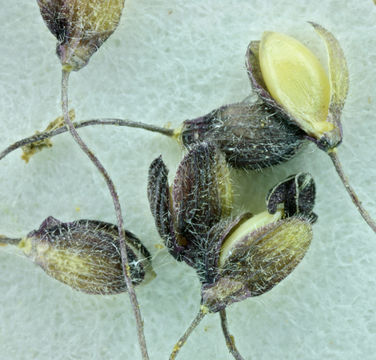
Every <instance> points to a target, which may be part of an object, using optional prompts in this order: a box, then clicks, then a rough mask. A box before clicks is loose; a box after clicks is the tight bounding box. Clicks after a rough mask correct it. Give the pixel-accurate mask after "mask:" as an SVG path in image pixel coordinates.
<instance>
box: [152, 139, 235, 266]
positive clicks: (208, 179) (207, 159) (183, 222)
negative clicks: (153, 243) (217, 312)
mask: <svg viewBox="0 0 376 360" xmlns="http://www.w3.org/2000/svg"><path fill="white" fill-rule="evenodd" d="M168 192H169V186H168V181H167V168H166V166H165V165H164V163H163V161H162V159H161V158H157V159H156V160H154V161H153V162H152V164H151V166H150V169H149V185H148V198H149V202H150V209H151V212H152V214H153V216H154V219H155V224H156V226H157V229H158V232H159V234H160V235H161V237H162V239H163V240H164V242H165V245H166V246H167V248H168V250H169V252H170V253H171V254H172V255H173V256H174V257H175V258H176V259H177V260H184V261H186V262H187V263H188V264H189V265H191V266H194V267H196V265H197V266H201V265H202V262H201V260H200V259H203V257H204V256H205V249H206V248H207V245H208V243H207V238H208V233H209V231H210V229H211V228H212V227H213V226H214V225H215V224H217V223H218V222H219V221H220V220H221V218H222V217H225V216H228V215H229V213H230V211H231V205H232V189H231V182H230V177H229V169H228V167H227V165H226V161H225V159H224V157H223V155H222V154H221V153H220V151H219V150H218V149H217V148H216V147H215V146H214V145H213V144H207V143H201V144H199V145H197V146H195V147H193V148H192V149H191V150H190V151H189V152H188V154H187V155H186V156H185V157H184V158H183V160H182V161H181V163H180V164H179V167H178V170H177V172H176V176H175V180H174V184H173V187H172V190H171V194H168Z"/></svg>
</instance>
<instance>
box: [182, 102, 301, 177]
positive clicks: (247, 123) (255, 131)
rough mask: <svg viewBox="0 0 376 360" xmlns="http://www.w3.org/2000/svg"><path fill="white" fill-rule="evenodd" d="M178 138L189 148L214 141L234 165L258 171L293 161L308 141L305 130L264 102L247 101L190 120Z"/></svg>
mask: <svg viewBox="0 0 376 360" xmlns="http://www.w3.org/2000/svg"><path fill="white" fill-rule="evenodd" d="M176 136H177V137H178V138H180V140H181V142H182V143H183V145H184V146H185V147H190V146H192V145H194V144H196V143H198V142H201V141H207V142H213V143H214V144H215V145H216V146H218V148H219V149H220V150H221V151H222V152H223V153H224V154H225V156H226V160H227V161H228V163H229V164H230V165H232V166H233V167H236V168H247V169H254V170H258V169H262V168H266V167H269V166H273V165H277V164H279V163H281V162H284V161H287V160H289V159H290V158H292V157H293V156H294V155H295V154H296V153H297V152H298V150H299V149H300V148H301V145H302V144H303V142H304V140H305V137H304V133H303V131H301V130H300V129H299V128H298V127H297V126H295V125H293V124H291V123H289V122H288V121H287V119H286V118H285V117H284V116H283V114H281V113H279V112H276V111H275V110H273V109H272V108H271V107H269V106H268V105H266V104H264V103H261V102H257V103H253V104H251V103H248V102H247V101H244V102H241V103H236V104H231V105H226V106H222V107H220V108H218V109H216V110H213V111H211V112H210V113H209V114H207V115H205V116H202V117H199V118H197V119H194V120H186V121H184V123H183V125H182V127H181V128H180V129H179V132H177V134H176Z"/></svg>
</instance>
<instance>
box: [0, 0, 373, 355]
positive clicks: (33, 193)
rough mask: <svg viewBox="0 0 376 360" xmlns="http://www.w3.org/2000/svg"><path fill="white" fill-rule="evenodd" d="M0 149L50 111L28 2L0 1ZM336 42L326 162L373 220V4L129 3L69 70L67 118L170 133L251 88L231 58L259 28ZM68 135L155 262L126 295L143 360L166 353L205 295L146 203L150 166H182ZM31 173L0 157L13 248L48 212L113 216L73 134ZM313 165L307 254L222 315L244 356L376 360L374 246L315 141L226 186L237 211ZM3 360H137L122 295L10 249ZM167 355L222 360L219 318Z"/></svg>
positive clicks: (0, 288) (48, 68)
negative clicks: (343, 60) (338, 162)
mask: <svg viewBox="0 0 376 360" xmlns="http://www.w3.org/2000/svg"><path fill="white" fill-rule="evenodd" d="M0 4H1V5H2V6H1V9H2V10H1V12H0V33H1V41H0V54H1V56H0V69H1V70H0V116H1V117H0V119H1V120H0V129H1V130H0V144H1V148H4V147H5V146H7V145H8V144H10V143H11V142H13V141H15V140H18V139H20V138H21V137H24V136H27V135H31V134H32V133H34V131H36V130H42V129H44V128H45V126H46V125H47V124H48V123H49V122H50V121H51V120H53V119H54V118H56V117H57V116H58V115H60V100H59V96H60V64H59V61H58V59H57V57H56V56H55V39H54V38H53V36H52V35H51V34H50V33H49V31H48V30H47V28H46V26H45V25H44V23H43V21H42V19H41V17H40V14H39V9H38V7H37V4H36V1H27V0H19V1H14V2H13V1H11V2H9V1H5V0H0ZM308 20H312V21H315V22H317V23H319V24H321V25H323V26H324V27H326V28H328V29H329V30H330V31H332V32H333V33H334V34H335V36H336V37H337V38H338V39H339V41H340V43H341V44H342V46H343V49H344V52H345V54H346V57H347V60H348V65H349V70H350V77H351V84H350V93H349V96H348V100H347V102H346V106H345V108H344V112H343V127H344V134H345V140H344V143H343V145H342V146H341V147H340V149H339V156H340V158H341V159H342V162H343V166H344V168H345V170H346V171H347V174H348V176H349V178H350V180H351V182H352V184H353V185H354V187H355V188H356V190H357V191H358V193H359V196H360V198H361V199H362V200H363V202H364V205H365V206H366V207H367V208H368V209H369V210H370V212H371V214H372V215H373V217H376V209H375V204H376V194H375V192H374V189H375V175H376V170H375V165H374V159H375V147H374V142H375V140H374V136H375V133H376V121H375V119H374V113H375V109H376V93H375V83H376V71H375V64H376V38H375V35H374V34H375V33H376V7H375V5H374V3H373V1H371V0H362V1H357V0H351V1H350V0H349V1H339V0H328V1H323V2H320V4H319V3H318V2H316V1H310V2H308V1H304V2H303V1H297V0H286V1H274V0H273V1H267V2H266V1H263V0H221V1H218V0H192V1H186V0H175V1H171V0H170V1H167V0H138V1H136V0H129V1H126V5H125V11H124V14H123V17H122V19H121V23H120V25H119V28H118V29H117V31H116V32H115V33H114V34H113V35H112V37H111V38H110V39H109V40H108V41H107V42H106V43H105V44H104V45H103V46H102V48H101V49H100V51H99V52H98V53H96V54H95V55H94V56H93V57H92V59H91V61H90V63H89V65H88V66H87V67H85V68H84V69H83V70H82V71H80V72H78V73H74V74H73V75H72V77H71V83H70V99H71V103H70V106H71V108H74V109H75V110H76V114H77V119H80V120H84V119H91V118H94V117H110V116H113V117H121V118H129V119H133V120H140V121H145V122H148V123H153V124H156V125H165V124H167V123H170V124H171V125H172V126H178V125H179V124H180V122H181V121H182V120H184V119H187V118H194V117H196V116H199V115H202V114H204V113H206V112H208V111H210V110H212V109H214V108H216V107H218V106H220V105H222V104H226V103H231V102H236V101H239V100H241V99H243V98H244V97H246V96H248V95H249V94H250V85H249V81H248V77H247V74H246V71H245V66H244V54H245V50H246V48H247V45H248V43H249V41H250V40H253V39H259V38H260V36H261V34H262V32H263V31H265V30H275V31H279V32H285V33H287V34H289V35H292V36H294V37H296V38H298V39H300V40H302V41H304V42H305V43H306V44H307V45H308V46H310V47H311V48H312V49H314V50H315V51H318V53H319V54H320V56H321V58H322V59H323V60H325V51H324V49H323V46H322V43H321V42H320V40H319V37H318V36H317V35H316V34H315V33H314V32H313V30H312V29H311V28H310V26H309V25H308V24H307V23H306V21H308ZM80 134H81V135H82V137H83V138H84V139H85V140H86V141H87V143H88V144H89V145H90V147H91V148H93V149H94V150H95V152H96V153H97V154H98V156H99V157H100V159H101V160H102V161H103V163H104V164H105V166H106V167H107V169H108V170H109V172H110V174H111V175H112V177H113V180H114V182H115V184H116V185H117V188H118V190H119V193H120V197H121V204H122V206H123V209H124V212H125V223H126V227H127V229H129V230H131V231H133V232H135V233H136V234H137V235H138V236H139V237H140V238H141V239H142V240H143V242H144V243H145V245H146V246H147V247H148V248H149V249H150V250H151V252H152V253H153V258H154V259H153V262H154V267H155V270H156V272H157V273H158V277H157V278H156V279H155V280H154V281H153V282H151V283H150V284H148V286H145V287H142V288H141V287H140V288H139V289H138V292H137V293H138V296H139V301H140V304H141V308H142V313H143V316H144V320H145V333H146V338H147V341H148V345H149V352H150V356H151V359H154V360H159V359H166V358H167V357H168V354H169V352H170V350H171V348H172V346H173V344H174V343H175V341H176V340H177V339H178V337H179V336H180V335H181V333H182V332H183V331H184V329H185V328H186V327H187V325H188V324H189V323H190V321H191V319H192V317H193V316H194V315H195V314H196V312H197V310H198V307H199V301H200V292H199V290H200V287H199V282H198V280H197V277H196V275H195V273H194V271H193V270H191V269H190V268H188V266H186V265H184V264H181V263H179V264H178V263H176V262H174V260H173V259H172V257H170V256H169V255H168V254H167V252H166V250H163V249H162V250H160V249H158V246H156V245H157V244H159V243H160V241H161V240H160V239H159V237H158V235H157V232H156V231H155V228H154V224H153V219H152V217H151V215H150V212H149V207H148V203H147V198H146V177H147V171H148V166H149V164H150V162H151V161H152V160H153V159H154V158H155V157H156V156H158V155H159V154H163V157H164V159H165V161H166V162H167V164H168V166H169V167H170V169H171V175H172V174H173V172H174V169H175V167H176V165H177V163H178V161H179V159H180V157H181V151H180V148H179V147H178V146H177V145H176V144H175V143H174V142H173V141H172V140H169V139H167V138H163V137H162V136H160V135H154V134H150V133H147V132H144V131H142V130H137V129H126V128H115V127H106V128H105V127H101V128H98V127H97V128H87V129H83V130H80ZM53 143H54V146H53V147H52V148H51V149H48V150H45V151H43V152H42V153H40V154H37V155H36V156H35V157H33V158H32V159H31V160H30V162H29V164H27V165H26V164H25V163H24V162H23V161H22V160H21V159H20V155H21V152H20V151H17V152H15V153H13V154H11V155H9V156H8V157H7V158H5V159H4V160H2V161H1V162H0V233H3V234H7V235H10V236H23V235H25V234H26V233H27V232H29V231H30V230H32V229H35V228H37V227H38V226H39V224H40V223H41V222H42V221H43V220H44V218H46V217H47V216H49V215H53V216H54V217H56V218H58V219H60V220H62V221H71V220H74V219H79V218H89V219H98V220H104V221H110V222H115V216H114V211H113V205H112V202H111V198H110V196H109V194H108V191H107V188H106V186H105V184H104V182H103V180H102V178H101V176H100V175H99V174H98V173H97V172H96V170H95V168H94V167H93V166H92V165H91V164H90V163H89V161H88V160H87V158H86V157H85V155H84V154H83V153H82V152H81V151H80V150H79V149H78V147H77V145H76V144H75V143H74V142H73V140H72V139H71V138H70V137H69V136H67V135H62V136H59V137H57V138H55V139H54V140H53ZM301 170H303V171H309V172H311V173H312V174H313V176H314V177H315V179H316V182H317V191H318V196H317V206H316V208H315V211H316V212H317V214H318V215H319V221H318V223H317V224H316V225H315V227H314V240H313V242H312V246H311V248H310V250H309V252H308V254H307V256H306V257H305V259H304V260H303V262H302V263H301V264H300V266H299V267H298V268H297V270H296V271H295V272H294V273H293V274H292V275H290V276H289V277H288V279H286V280H285V281H284V282H283V283H281V284H280V285H279V286H277V287H276V288H275V289H273V290H272V291H270V292H269V293H267V294H265V295H263V296H262V297H259V298H254V299H248V300H246V301H244V302H242V303H238V304H235V305H232V306H231V307H230V308H229V309H228V318H229V323H230V327H231V331H232V333H233V335H234V336H235V338H236V341H237V345H238V348H239V350H240V351H241V353H242V354H243V355H244V356H245V358H246V359H251V358H252V359H258V360H261V359H265V360H268V359H290V360H294V359H341V360H344V359H374V356H375V355H374V354H375V352H376V314H375V308H376V282H375V274H376V236H375V234H373V233H372V232H371V230H370V229H369V228H368V227H367V226H366V224H365V223H364V221H363V220H362V218H361V217H360V215H359V214H358V213H357V212H356V210H355V208H354V207H353V206H352V203H351V201H350V199H349V197H348V195H347V194H346V193H345V190H344V188H343V187H342V185H341V183H340V181H339V179H338V177H337V176H336V173H335V171H334V169H333V168H332V166H331V163H330V160H329V158H328V157H327V156H326V155H325V154H324V153H322V152H320V151H319V150H317V149H316V148H315V147H314V146H312V145H310V146H307V147H306V148H305V150H304V151H303V152H302V153H301V155H300V156H298V157H297V158H295V159H294V160H293V161H291V162H290V163H289V164H287V165H283V166H279V167H276V168H274V169H270V170H266V171H263V172H261V173H249V174H248V175H247V176H246V175H244V174H241V173H237V174H234V176H235V177H236V178H237V182H236V186H235V188H236V190H237V191H238V193H240V192H242V196H241V198H238V202H239V203H240V206H242V207H243V208H244V209H248V210H251V211H259V210H260V209H262V206H263V203H262V199H263V198H264V196H265V194H266V191H267V189H268V188H269V187H270V186H271V185H272V184H274V183H275V182H277V181H278V180H280V179H281V178H283V177H284V176H286V175H288V174H291V173H294V172H297V171H301ZM0 274H1V275H0V294H1V295H0V359H38V360H50V359H84V360H86V359H127V360H128V359H129V360H136V359H139V358H140V353H139V349H138V345H137V337H136V332H135V321H134V318H133V315H132V313H131V310H130V304H129V300H128V297H127V295H126V294H123V295H119V296H112V297H100V296H89V295H85V294H81V293H78V292H76V291H74V290H71V289H70V288H68V287H67V286H65V285H63V284H60V283H59V282H57V281H55V280H53V279H51V278H49V277H47V276H46V275H45V273H44V272H43V271H42V270H41V269H40V268H38V267H37V266H35V265H34V264H32V263H31V262H29V260H28V259H26V258H24V257H23V256H21V254H20V253H19V252H18V251H17V250H16V249H12V248H11V247H1V248H0ZM180 359H182V360H183V359H185V360H189V359H197V360H198V359H200V360H201V359H203V360H211V359H213V360H225V359H231V356H230V355H229V354H228V351H227V348H226V346H225V343H224V340H223V339H222V335H221V331H220V326H219V316H218V315H211V316H208V317H207V318H206V319H205V320H204V321H203V322H202V324H201V325H200V327H199V328H198V329H197V331H196V332H195V333H194V334H193V336H192V337H191V338H190V339H189V341H188V343H187V344H186V346H185V347H184V348H183V350H182V351H181V354H180Z"/></svg>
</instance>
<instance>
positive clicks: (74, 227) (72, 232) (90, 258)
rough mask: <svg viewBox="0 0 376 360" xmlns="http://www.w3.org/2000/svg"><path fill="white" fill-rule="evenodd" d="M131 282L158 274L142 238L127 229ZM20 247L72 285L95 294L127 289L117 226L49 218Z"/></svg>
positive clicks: (139, 282)
mask: <svg viewBox="0 0 376 360" xmlns="http://www.w3.org/2000/svg"><path fill="white" fill-rule="evenodd" d="M125 235H126V247H127V252H128V257H129V266H130V272H131V278H132V283H133V284H134V285H139V284H141V283H144V284H145V283H147V282H148V281H149V280H151V279H152V278H154V277H155V273H154V271H153V269H152V266H151V262H150V253H149V252H148V250H147V249H146V248H145V247H144V246H143V245H142V243H141V242H140V240H138V238H137V237H136V236H135V235H133V234H132V233H131V232H129V231H125ZM18 247H19V248H21V249H22V250H23V252H24V253H25V255H26V256H27V257H29V258H30V259H31V260H32V261H33V262H35V263H36V264H38V265H39V266H40V267H41V268H42V269H43V270H44V271H45V272H46V273H47V274H48V275H50V276H51V277H53V278H55V279H56V280H59V281H61V282H63V283H64V284H67V285H69V286H70V287H72V288H74V289H76V290H79V291H83V292H85V293H88V294H94V295H97V294H98V295H112V294H118V293H121V292H124V291H127V286H126V284H125V281H124V275H123V269H122V263H121V256H120V250H119V236H118V229H117V226H116V225H112V224H109V223H105V222H102V221H95V220H77V221H73V222H70V223H62V222H60V221H59V220H57V219H55V218H53V217H51V216H50V217H48V218H47V219H46V220H45V221H43V223H42V224H41V226H40V227H39V229H38V230H34V231H32V232H30V233H29V234H28V235H27V236H26V237H25V238H23V239H22V240H21V241H19V243H18Z"/></svg>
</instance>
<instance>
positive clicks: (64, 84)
mask: <svg viewBox="0 0 376 360" xmlns="http://www.w3.org/2000/svg"><path fill="white" fill-rule="evenodd" d="M69 74H70V72H69V71H66V70H64V69H63V72H62V81H61V101H62V109H63V115H64V121H65V124H66V126H67V127H68V128H69V132H70V133H71V135H72V137H73V138H74V140H75V141H76V142H77V144H78V145H79V146H80V148H81V149H82V150H83V151H84V153H85V154H86V155H87V156H88V157H89V159H90V160H91V161H92V162H93V164H94V165H95V167H96V168H97V169H98V171H99V172H100V173H101V174H102V175H103V177H104V180H105V182H106V184H107V187H108V189H109V191H110V193H111V197H112V200H113V203H114V207H115V212H116V217H117V225H118V231H119V241H120V253H121V261H122V265H123V266H122V268H123V274H124V279H125V283H126V285H127V289H128V293H129V297H130V301H131V305H132V309H133V312H134V316H135V318H136V324H137V334H138V341H139V344H140V348H141V353H142V359H143V360H148V359H149V356H148V353H147V347H146V341H145V335H144V325H143V320H142V317H141V312H140V308H139V305H138V301H137V296H136V293H135V290H134V287H133V284H132V280H131V273H130V267H129V263H128V255H127V251H126V247H125V233H124V226H123V216H122V212H121V207H120V202H119V196H118V194H117V192H116V189H115V185H114V183H113V182H112V179H111V178H110V176H109V174H108V173H107V171H106V169H105V168H104V167H103V165H102V164H101V162H100V161H99V160H98V158H97V157H96V156H95V155H94V154H93V152H92V151H91V150H90V149H89V148H88V147H87V145H86V144H85V143H84V141H83V140H82V139H81V137H80V136H79V134H78V133H77V131H76V129H75V127H74V125H73V123H72V121H71V120H70V118H69V113H68V80H69Z"/></svg>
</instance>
